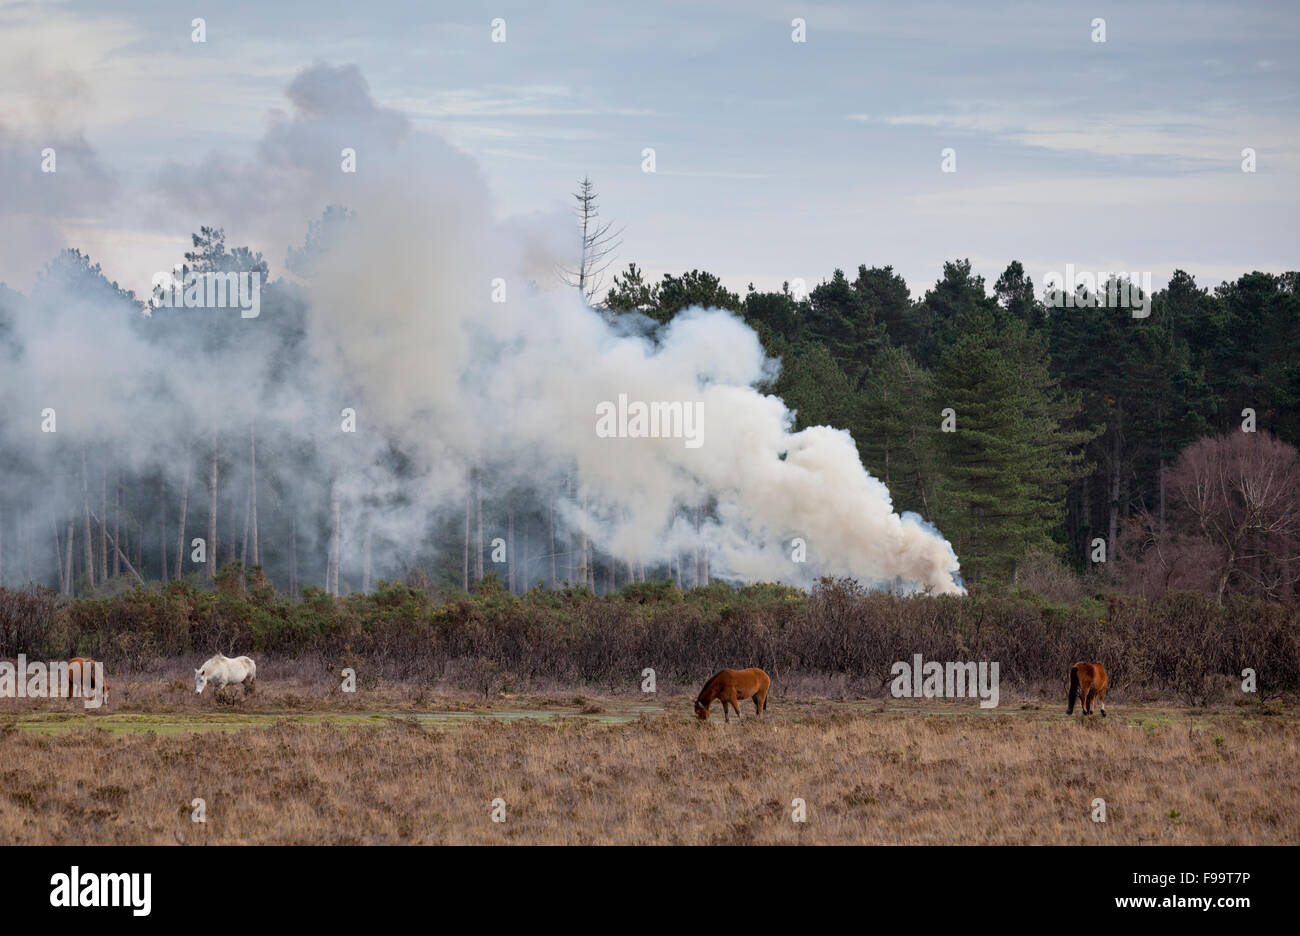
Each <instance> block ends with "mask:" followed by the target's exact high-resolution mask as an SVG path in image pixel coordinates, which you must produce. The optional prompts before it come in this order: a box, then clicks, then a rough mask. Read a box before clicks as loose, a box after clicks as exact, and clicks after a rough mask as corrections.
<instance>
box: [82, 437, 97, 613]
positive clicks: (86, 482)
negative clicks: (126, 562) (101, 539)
mask: <svg viewBox="0 0 1300 936" xmlns="http://www.w3.org/2000/svg"><path fill="white" fill-rule="evenodd" d="M81 504H82V507H83V509H84V515H85V521H86V536H85V540H86V585H87V586H88V587H90V588H94V587H95V541H94V540H93V539H92V538H91V536H90V479H89V478H88V477H86V443H84V442H83V443H81Z"/></svg>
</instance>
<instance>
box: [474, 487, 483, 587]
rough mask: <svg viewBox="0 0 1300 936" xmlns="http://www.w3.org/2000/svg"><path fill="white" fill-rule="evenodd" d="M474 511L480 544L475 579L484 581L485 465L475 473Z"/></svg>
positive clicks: (476, 554) (476, 556)
mask: <svg viewBox="0 0 1300 936" xmlns="http://www.w3.org/2000/svg"><path fill="white" fill-rule="evenodd" d="M474 510H475V513H477V514H478V542H477V543H475V550H474V578H475V579H476V580H478V581H482V580H483V465H482V463H481V462H480V463H479V466H478V468H476V469H475V471H474Z"/></svg>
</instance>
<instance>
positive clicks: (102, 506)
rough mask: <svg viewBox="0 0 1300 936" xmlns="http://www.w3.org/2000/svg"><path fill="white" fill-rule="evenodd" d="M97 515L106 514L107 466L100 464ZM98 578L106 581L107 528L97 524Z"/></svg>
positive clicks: (105, 515)
mask: <svg viewBox="0 0 1300 936" xmlns="http://www.w3.org/2000/svg"><path fill="white" fill-rule="evenodd" d="M99 515H100V516H101V517H107V516H108V467H107V466H101V467H100V471H99ZM99 580H100V581H101V582H107V581H108V530H107V529H106V528H105V527H104V525H103V524H102V523H101V524H100V525H99Z"/></svg>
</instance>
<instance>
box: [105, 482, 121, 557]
mask: <svg viewBox="0 0 1300 936" xmlns="http://www.w3.org/2000/svg"><path fill="white" fill-rule="evenodd" d="M105 519H108V518H107V516H105ZM121 538H122V472H121V471H119V472H118V473H117V483H116V484H114V485H113V541H114V542H120V541H121ZM121 574H122V557H121V556H120V555H118V552H117V550H116V549H114V550H113V578H117V577H118V576H119V575H121Z"/></svg>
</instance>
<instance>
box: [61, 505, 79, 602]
mask: <svg viewBox="0 0 1300 936" xmlns="http://www.w3.org/2000/svg"><path fill="white" fill-rule="evenodd" d="M76 528H77V525H76V524H75V523H73V522H72V521H71V520H69V521H68V539H67V543H68V571H67V573H66V575H65V578H64V581H66V582H67V583H68V597H70V598H71V597H73V596H75V595H76V593H77V581H76V579H75V578H73V571H72V556H73V553H72V547H73V545H74V543H73V540H74V539H75V537H74V536H73V531H74V530H75V529H76Z"/></svg>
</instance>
